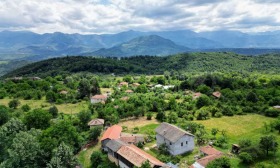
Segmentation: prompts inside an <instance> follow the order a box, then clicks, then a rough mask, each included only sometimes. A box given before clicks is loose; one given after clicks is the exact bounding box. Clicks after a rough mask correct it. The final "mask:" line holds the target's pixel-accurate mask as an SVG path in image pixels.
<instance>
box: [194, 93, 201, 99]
mask: <svg viewBox="0 0 280 168" xmlns="http://www.w3.org/2000/svg"><path fill="white" fill-rule="evenodd" d="M200 96H201V93H200V92H196V93H194V94H193V99H197V98H199V97H200Z"/></svg>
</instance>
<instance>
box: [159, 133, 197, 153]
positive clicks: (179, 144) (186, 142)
mask: <svg viewBox="0 0 280 168" xmlns="http://www.w3.org/2000/svg"><path fill="white" fill-rule="evenodd" d="M156 138H157V146H160V145H161V144H166V146H167V148H168V151H169V153H170V154H171V155H173V156H174V155H180V154H184V153H186V152H189V151H192V150H193V149H194V145H195V144H194V137H193V136H190V135H187V134H186V135H184V136H182V137H181V138H180V139H178V140H177V141H176V142H175V143H172V142H170V141H169V140H167V139H165V138H164V137H163V136H161V135H159V134H157V135H156Z"/></svg>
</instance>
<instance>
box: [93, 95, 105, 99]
mask: <svg viewBox="0 0 280 168" xmlns="http://www.w3.org/2000/svg"><path fill="white" fill-rule="evenodd" d="M91 98H92V99H107V96H106V95H94V96H92V97H91Z"/></svg>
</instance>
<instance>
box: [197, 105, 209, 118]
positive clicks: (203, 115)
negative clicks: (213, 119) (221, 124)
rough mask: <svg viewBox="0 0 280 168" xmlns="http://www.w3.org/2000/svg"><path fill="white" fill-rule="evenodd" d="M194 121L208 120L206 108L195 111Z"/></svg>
mask: <svg viewBox="0 0 280 168" xmlns="http://www.w3.org/2000/svg"><path fill="white" fill-rule="evenodd" d="M196 115H197V116H196V119H197V120H207V119H209V117H210V115H209V112H208V111H207V109H206V108H204V107H203V108H201V109H199V110H197V111H196Z"/></svg>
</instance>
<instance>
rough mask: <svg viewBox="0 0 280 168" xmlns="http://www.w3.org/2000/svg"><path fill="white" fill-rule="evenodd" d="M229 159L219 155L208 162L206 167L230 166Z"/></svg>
mask: <svg viewBox="0 0 280 168" xmlns="http://www.w3.org/2000/svg"><path fill="white" fill-rule="evenodd" d="M230 167H231V165H230V160H229V158H227V157H221V158H218V159H215V160H213V161H211V162H210V163H208V165H207V166H206V168H230Z"/></svg>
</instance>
